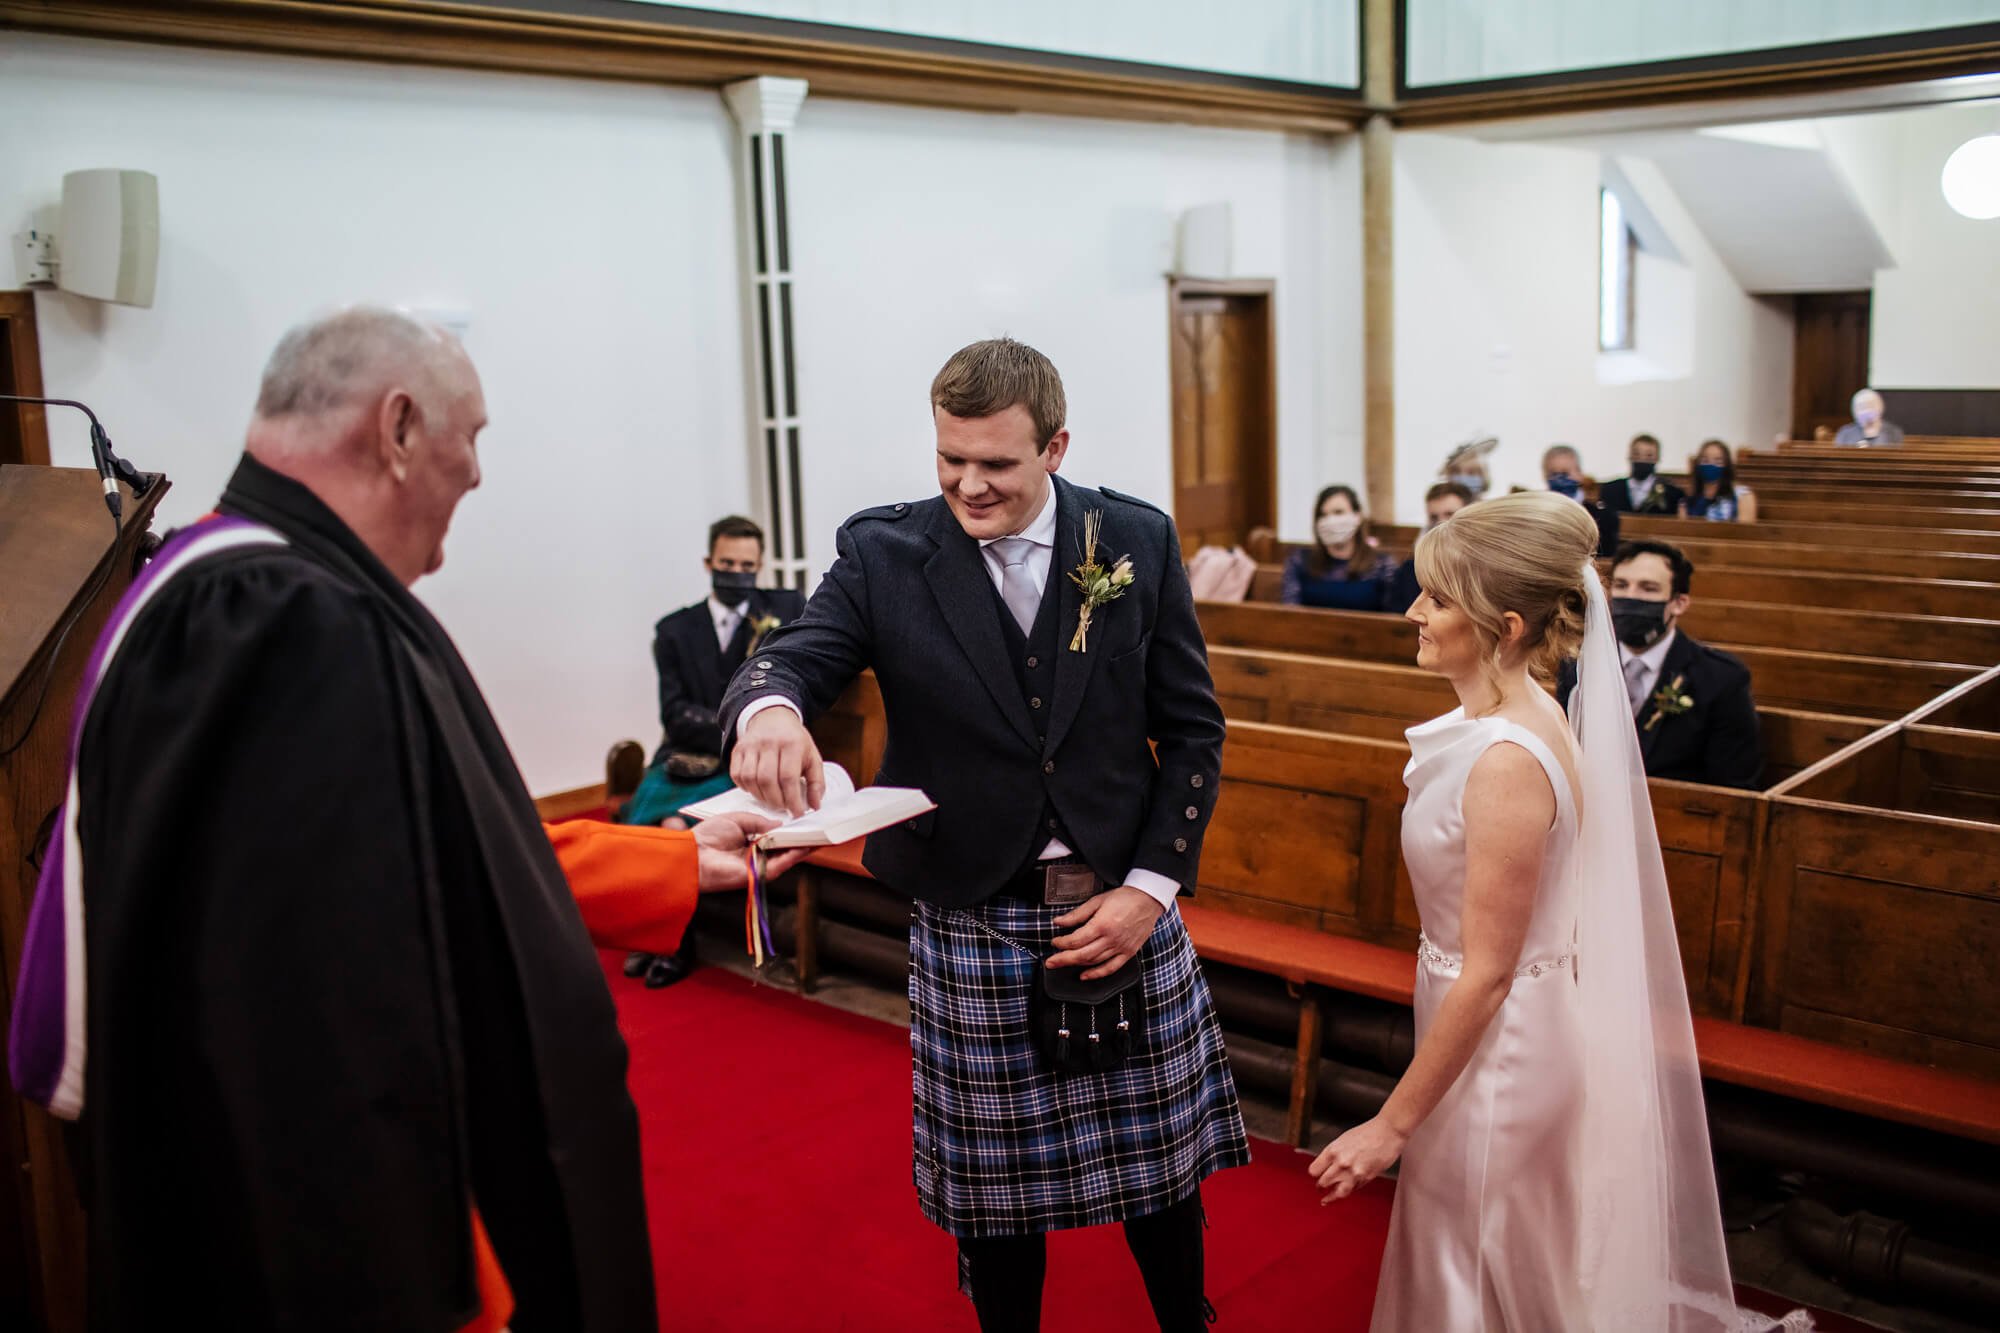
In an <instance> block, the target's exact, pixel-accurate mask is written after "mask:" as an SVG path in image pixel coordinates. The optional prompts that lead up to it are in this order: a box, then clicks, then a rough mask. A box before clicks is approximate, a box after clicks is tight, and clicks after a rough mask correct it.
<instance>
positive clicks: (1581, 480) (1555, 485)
mask: <svg viewBox="0 0 2000 1333" xmlns="http://www.w3.org/2000/svg"><path fill="white" fill-rule="evenodd" d="M1542 480H1543V481H1545V482H1547V483H1548V487H1549V489H1550V490H1552V491H1554V492H1555V493H1556V494H1557V495H1566V496H1568V497H1569V498H1570V499H1572V500H1574V501H1576V502H1577V503H1578V504H1580V505H1582V506H1583V507H1584V509H1585V511H1586V512H1588V513H1589V515H1590V521H1591V522H1593V523H1595V524H1596V525H1597V556H1598V558H1599V559H1600V560H1601V559H1603V558H1604V557H1605V556H1607V555H1610V554H1611V553H1612V552H1613V551H1615V550H1617V549H1618V522H1619V520H1618V511H1617V510H1615V509H1612V508H1610V507H1608V506H1607V505H1606V504H1605V503H1604V502H1603V501H1602V500H1593V499H1591V498H1590V496H1589V494H1588V493H1587V492H1588V490H1589V485H1588V481H1587V478H1585V476H1584V474H1583V459H1582V457H1581V456H1579V455H1578V453H1577V452H1576V450H1575V449H1573V448H1571V447H1570V446H1569V445H1567V444H1552V445H1550V446H1549V447H1548V448H1547V449H1545V450H1543V451H1542Z"/></svg>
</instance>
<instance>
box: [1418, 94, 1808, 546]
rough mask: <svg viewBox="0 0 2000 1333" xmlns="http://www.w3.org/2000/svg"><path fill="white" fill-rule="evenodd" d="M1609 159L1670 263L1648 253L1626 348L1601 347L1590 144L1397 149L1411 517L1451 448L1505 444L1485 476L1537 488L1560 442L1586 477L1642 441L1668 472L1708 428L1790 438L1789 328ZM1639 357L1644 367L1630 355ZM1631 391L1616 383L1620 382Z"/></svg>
mask: <svg viewBox="0 0 2000 1333" xmlns="http://www.w3.org/2000/svg"><path fill="white" fill-rule="evenodd" d="M1619 165H1620V167H1621V168H1622V169H1623V170H1624V173H1625V175H1626V177H1627V178H1628V179H1629V180H1630V181H1631V183H1632V185H1633V187H1634V188H1635V189H1637V190H1638V191H1639V193H1640V194H1641V196H1642V197H1643V198H1644V201H1645V203H1646V205H1647V207H1648V208H1649V209H1650V211H1651V212H1652V213H1653V214H1654V215H1655V216H1656V217H1657V219H1658V220H1659V222H1660V223H1661V225H1663V226H1664V227H1665V228H1666V229H1667V231H1668V233H1669V234H1670V236H1671V238H1672V240H1673V243H1674V245H1675V246H1676V248H1677V249H1678V251H1679V253H1680V256H1681V258H1682V261H1683V262H1682V263H1681V264H1671V263H1668V262H1666V261H1662V260H1659V259H1656V258H1654V257H1652V256H1647V255H1644V254H1642V255H1641V257H1640V269H1639V290H1638V294H1637V306H1636V314H1637V342H1638V349H1637V356H1636V357H1632V356H1626V357H1610V358H1601V357H1600V354H1599V353H1598V350H1597V331H1596V330H1597V226H1598V211H1597V210H1598V204H1597V190H1598V184H1599V181H1600V179H1601V176H1602V169H1601V157H1600V155H1599V154H1598V153H1597V152H1596V151H1589V150H1584V149H1577V148H1565V147H1548V146H1542V145H1526V144H1489V143H1480V142H1476V141H1473V140H1470V139H1462V138H1457V137H1454V136H1450V135H1444V134H1434V133H1413V134H1402V135H1399V136H1397V139H1396V175H1395V190H1396V232H1395V245H1396V260H1395V265H1396V267H1395V278H1396V438H1397V448H1396V497H1397V510H1398V516H1399V518H1400V519H1402V520H1403V521H1405V522H1414V521H1417V520H1419V519H1421V517H1422V513H1423V493H1424V490H1425V488H1426V487H1428V486H1429V485H1430V484H1431V483H1432V482H1433V481H1434V480H1436V475H1437V470H1438V466H1439V464H1440V463H1442V462H1443V460H1444V456H1445V454H1446V453H1447V452H1448V451H1449V449H1450V447H1451V446H1452V445H1453V444H1455V443H1457V442H1459V441H1460V440H1463V439H1465V438H1467V437H1468V436H1470V435H1472V434H1473V433H1474V432H1475V431H1484V432H1488V433H1491V434H1495V435H1498V436H1499V437H1500V442H1501V443H1500V449H1499V450H1498V452H1497V453H1495V455H1494V456H1493V458H1492V460H1491V466H1492V469H1493V472H1494V481H1495V484H1496V485H1497V486H1499V487H1501V488H1502V489H1504V488H1505V487H1506V486H1507V485H1508V484H1510V483H1520V484H1524V485H1537V486H1538V485H1540V484H1541V471H1540V466H1541V454H1542V450H1543V449H1544V448H1546V447H1547V446H1548V445H1550V444H1553V443H1556V442H1558V441H1560V442H1563V443H1567V444H1572V445H1574V446H1576V448H1577V449H1578V450H1579V451H1580V452H1581V454H1582V456H1583V461H1584V466H1585V469H1586V470H1587V471H1589V472H1591V473H1592V474H1594V475H1596V476H1598V477H1614V476H1622V475H1623V474H1624V470H1625V469H1624V457H1625V446H1626V443H1627V442H1628V441H1629V440H1630V439H1631V437H1632V436H1633V435H1635V434H1638V433H1639V432H1641V431H1648V432H1651V433H1652V434H1654V435H1657V436H1659V438H1660V440H1661V442H1662V445H1663V447H1664V454H1665V458H1666V459H1667V460H1669V462H1670V463H1678V461H1679V460H1680V459H1682V458H1684V457H1685V456H1686V455H1687V454H1688V453H1689V452H1691V451H1692V450H1693V449H1694V448H1695V447H1696V446H1697V445H1699V443H1700V442H1701V441H1702V440H1703V439H1705V438H1707V437H1709V436H1720V437H1721V438H1723V439H1726V440H1729V441H1731V442H1733V443H1742V442H1755V441H1763V440H1769V439H1770V438H1771V437H1772V436H1773V435H1774V434H1776V433H1778V432H1780V431H1782V430H1784V429H1786V428H1787V420H1788V417H1789V414H1790V403H1791V384H1792V320H1791V317H1790V312H1789V309H1788V308H1787V307H1786V306H1785V305H1784V304H1783V303H1772V302H1767V301H1762V300H1759V299H1757V298H1754V297H1750V296H1747V295H1745V294H1744V292H1743V290H1742V288H1741V287H1740V286H1738V285H1737V283H1736V281H1735V279H1734V278H1732V277H1731V276H1730V275H1729V272H1728V270H1727V269H1726V268H1725V267H1724V266H1723V264H1722V263H1721V261H1720V260H1719V259H1718V258H1717V256H1716V254H1715V252H1714V251H1713V249H1712V248H1711V247H1710V246H1709V245H1708V243H1707V241H1706V240H1705V239H1704V238H1703V237H1702V235H1701V233H1700V232H1699V231H1698V230H1697V229H1696V228H1695V226H1694V224H1693V222H1692V221H1691V220H1690V219H1689V218H1688V216H1687V213H1686V210H1684V209H1683V208H1682V207H1681V206H1680V202H1679V200H1678V199H1676V198H1675V197H1674V194H1673V191H1672V190H1671V189H1669V188H1668V187H1667V185H1666V183H1665V181H1664V179H1663V178H1662V177H1661V176H1660V173H1659V172H1658V170H1657V169H1656V168H1654V166H1653V165H1652V163H1650V162H1646V161H1642V160H1639V159H1620V162H1619ZM1642 362H1643V363H1644V364H1640V363H1642ZM1620 381H1625V382H1620Z"/></svg>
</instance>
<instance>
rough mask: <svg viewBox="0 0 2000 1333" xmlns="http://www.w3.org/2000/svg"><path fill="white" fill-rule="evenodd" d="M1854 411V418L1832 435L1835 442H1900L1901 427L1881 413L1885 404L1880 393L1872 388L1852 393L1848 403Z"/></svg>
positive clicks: (1873, 443)
mask: <svg viewBox="0 0 2000 1333" xmlns="http://www.w3.org/2000/svg"><path fill="white" fill-rule="evenodd" d="M1848 406H1849V408H1850V409H1851V410H1852V411H1853V413H1854V420H1852V421H1850V422H1848V423H1847V424H1846V425H1845V426H1842V427H1841V428H1840V432H1839V434H1837V435H1835V436H1834V437H1833V442H1834V443H1835V444H1863V445H1882V444H1901V443H1902V442H1903V428H1902V427H1901V426H1898V425H1897V424H1896V423H1895V422H1893V421H1891V420H1889V419H1888V418H1887V417H1885V416H1883V415H1882V412H1883V409H1884V407H1885V406H1886V405H1885V404H1884V403H1883V402H1882V395H1881V394H1879V393H1876V392H1875V391H1874V390H1873V389H1863V390H1862V391H1861V392H1859V393H1857V394H1855V395H1854V399H1853V401H1852V402H1851V403H1850V404H1849V405H1848Z"/></svg>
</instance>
